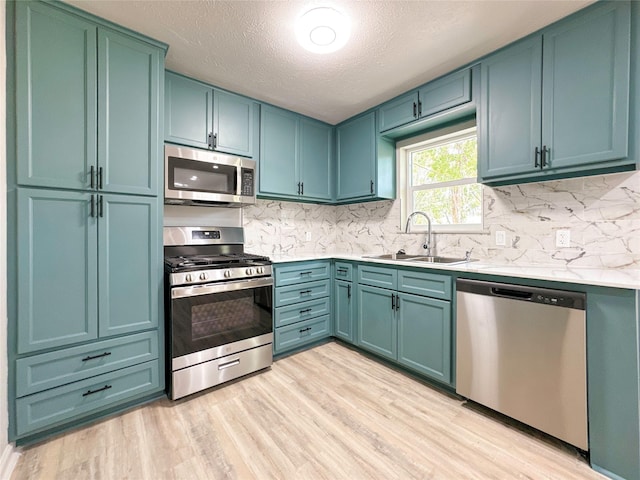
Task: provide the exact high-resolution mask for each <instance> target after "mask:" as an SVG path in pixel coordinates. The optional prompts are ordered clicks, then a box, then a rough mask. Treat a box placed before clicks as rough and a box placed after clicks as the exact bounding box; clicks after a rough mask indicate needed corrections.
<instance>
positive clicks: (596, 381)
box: [587, 288, 640, 480]
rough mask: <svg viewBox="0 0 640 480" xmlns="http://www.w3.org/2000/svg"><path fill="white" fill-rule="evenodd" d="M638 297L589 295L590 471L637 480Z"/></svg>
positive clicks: (611, 292)
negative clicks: (592, 469)
mask: <svg viewBox="0 0 640 480" xmlns="http://www.w3.org/2000/svg"><path fill="white" fill-rule="evenodd" d="M638 312H640V291H635V290H623V289H610V288H609V289H603V288H602V289H589V290H588V291H587V394H588V403H589V405H588V412H589V454H590V461H591V466H592V467H593V468H594V469H595V470H597V471H599V472H601V473H603V474H605V475H607V476H608V477H610V478H616V479H622V478H624V479H627V480H632V479H633V480H638V479H640V415H639V410H638V405H639V403H640V402H639V398H638V395H639V394H638V391H639V385H638V378H639V376H640V375H639V374H640V372H639V367H638V360H639V357H640V348H639V345H638V341H639V340H638V339H639V331H638V328H639V326H638V325H639V321H640V318H639V315H640V313H638Z"/></svg>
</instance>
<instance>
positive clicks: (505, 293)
mask: <svg viewBox="0 0 640 480" xmlns="http://www.w3.org/2000/svg"><path fill="white" fill-rule="evenodd" d="M491 294H492V295H494V296H496V297H504V298H514V299H516V300H531V298H532V297H533V293H531V292H526V291H522V290H511V289H509V288H497V287H492V288H491Z"/></svg>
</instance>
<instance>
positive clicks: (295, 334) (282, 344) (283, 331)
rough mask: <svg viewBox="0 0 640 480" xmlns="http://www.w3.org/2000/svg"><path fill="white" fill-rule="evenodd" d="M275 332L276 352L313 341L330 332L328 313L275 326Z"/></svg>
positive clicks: (326, 335) (324, 336)
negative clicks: (294, 322)
mask: <svg viewBox="0 0 640 480" xmlns="http://www.w3.org/2000/svg"><path fill="white" fill-rule="evenodd" d="M275 334H276V339H275V342H276V343H275V346H274V350H275V352H276V353H280V352H283V351H285V350H289V349H291V348H295V347H299V346H300V345H305V344H307V343H311V342H315V341H316V340H320V339H322V338H326V337H328V336H329V335H330V334H331V332H330V331H329V315H324V316H322V317H318V318H313V319H311V320H305V321H303V322H299V323H296V324H294V325H288V326H286V327H281V328H277V329H276V331H275Z"/></svg>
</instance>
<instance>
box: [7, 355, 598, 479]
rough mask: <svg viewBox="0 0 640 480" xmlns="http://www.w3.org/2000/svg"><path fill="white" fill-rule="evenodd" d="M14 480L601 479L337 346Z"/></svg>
mask: <svg viewBox="0 0 640 480" xmlns="http://www.w3.org/2000/svg"><path fill="white" fill-rule="evenodd" d="M11 478H12V479H13V480H20V479H47V480H49V479H74V480H75V479H84V478H87V479H94V478H95V479H125V478H128V479H132V480H138V479H140V480H142V479H168V478H180V479H189V480H191V479H227V478H229V479H241V480H244V479H253V478H255V479H280V480H288V479H296V480H298V479H316V478H317V479H350V480H351V479H368V478H371V479H385V480H387V479H414V478H420V479H447V480H448V479H516V478H519V479H563V480H564V479H581V480H584V479H604V478H605V477H603V476H601V475H599V474H597V473H595V472H594V471H592V470H591V469H590V468H589V466H588V465H587V464H586V463H585V461H584V460H582V459H581V458H580V457H579V456H578V455H577V454H576V453H575V452H572V451H571V449H569V448H568V447H566V446H563V445H562V444H560V443H559V442H554V441H550V440H549V439H547V438H545V437H543V438H537V436H536V435H532V434H530V433H526V432H523V431H521V430H519V429H516V428H514V427H513V426H510V425H507V424H506V423H504V422H501V421H498V420H496V419H495V418H491V417H490V416H489V415H487V413H486V412H484V411H482V410H480V409H478V408H470V407H469V406H463V405H462V402H461V401H459V400H457V399H455V398H452V397H451V396H449V395H445V394H443V393H441V392H439V391H437V390H434V389H433V388H431V387H429V386H427V385H425V384H423V383H421V382H419V381H416V380H415V379H412V378H410V377H408V376H406V375H404V374H402V373H400V372H397V371H395V370H393V369H390V368H388V367H386V366H384V365H381V364H379V363H377V362H375V361H374V360H371V359H369V358H367V357H366V356H365V355H362V354H360V353H358V352H355V351H353V350H351V349H349V348H347V347H344V346H342V345H340V344H337V343H328V344H325V345H322V346H319V347H316V348H314V349H312V350H308V351H306V352H302V353H299V354H296V355H292V356H290V357H287V358H284V359H281V360H279V361H277V362H276V363H275V364H274V365H273V367H272V368H271V369H270V370H267V371H265V372H263V373H261V374H257V375H253V376H251V377H248V378H245V379H243V380H241V381H237V382H235V383H232V384H228V385H226V386H224V387H222V388H217V389H214V390H211V391H208V392H206V393H202V394H198V395H194V396H192V397H190V398H187V399H183V400H181V401H178V402H170V401H169V400H161V401H157V402H154V403H152V404H149V405H146V406H143V407H140V408H137V409H135V410H133V411H130V412H128V413H125V414H123V415H120V416H118V417H115V418H111V419H108V420H105V421H102V422H99V423H96V424H94V425H91V426H88V427H86V428H83V429H80V430H77V431H74V432H71V433H68V434H65V435H60V436H58V437H56V438H54V439H51V440H49V441H47V442H44V443H42V444H39V445H36V446H33V447H30V448H26V449H25V450H24V451H23V454H22V456H21V457H20V460H19V463H18V465H17V467H16V469H15V471H14V474H13V476H12V477H11Z"/></svg>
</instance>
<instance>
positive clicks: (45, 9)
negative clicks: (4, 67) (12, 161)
mask: <svg viewBox="0 0 640 480" xmlns="http://www.w3.org/2000/svg"><path fill="white" fill-rule="evenodd" d="M15 5H16V122H17V144H18V148H17V157H18V158H17V160H18V162H17V164H18V168H17V177H18V178H17V181H18V184H21V185H35V186H51V187H60V188H73V189H83V188H88V187H89V186H90V185H91V184H93V182H95V177H93V178H92V177H91V175H90V173H91V167H93V168H94V171H95V163H96V155H97V145H98V139H97V130H98V129H97V86H98V79H97V69H96V65H97V54H98V52H97V36H96V35H97V27H96V26H95V25H94V24H91V23H89V22H87V21H84V20H82V19H81V18H79V17H76V16H73V15H68V14H67V13H65V12H61V11H59V10H57V9H55V8H53V7H51V6H49V5H47V4H44V3H28V2H16V4H15Z"/></svg>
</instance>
